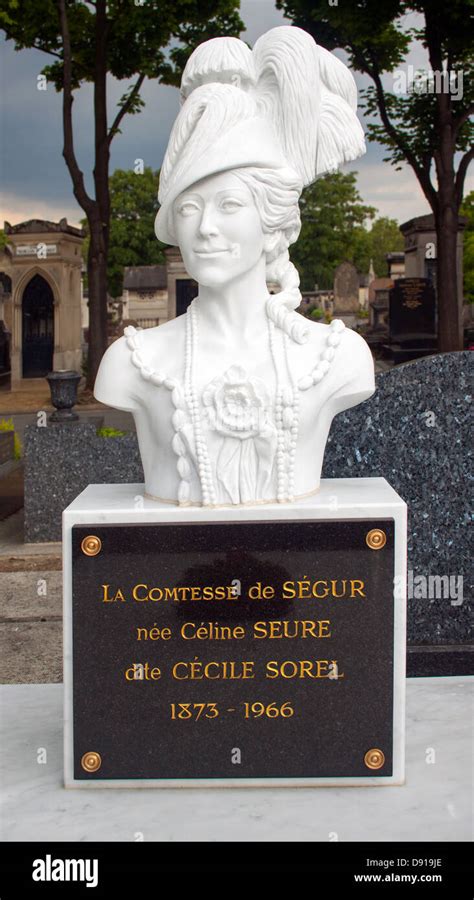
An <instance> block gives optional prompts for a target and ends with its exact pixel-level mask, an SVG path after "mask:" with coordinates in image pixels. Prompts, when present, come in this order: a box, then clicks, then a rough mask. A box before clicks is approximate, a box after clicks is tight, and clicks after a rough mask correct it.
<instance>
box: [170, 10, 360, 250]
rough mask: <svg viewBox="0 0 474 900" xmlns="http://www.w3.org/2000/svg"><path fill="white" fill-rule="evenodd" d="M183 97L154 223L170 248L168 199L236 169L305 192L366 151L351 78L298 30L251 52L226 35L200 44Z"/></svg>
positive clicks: (283, 30) (262, 41) (273, 34)
mask: <svg viewBox="0 0 474 900" xmlns="http://www.w3.org/2000/svg"><path fill="white" fill-rule="evenodd" d="M180 96H181V103H182V107H181V110H180V113H179V115H178V117H177V119H176V121H175V123H174V126H173V129H172V132H171V136H170V140H169V143H168V148H167V151H166V155H165V159H164V161H163V165H162V168H161V174H160V188H159V192H158V201H159V203H160V209H159V210H158V213H157V216H156V220H155V232H156V236H157V237H158V238H159V239H160V240H161V241H163V242H164V243H167V244H175V243H176V238H175V236H174V234H173V232H172V223H171V221H170V211H171V209H172V204H173V202H174V200H175V199H176V197H178V196H179V194H180V193H182V191H184V190H186V189H187V188H189V187H190V186H191V185H192V184H194V183H195V182H197V181H200V179H201V178H205V177H207V176H209V175H214V174H216V173H217V172H223V171H225V170H228V169H236V168H240V167H242V166H264V167H266V168H287V169H288V168H290V169H292V170H293V171H294V172H295V173H296V174H297V175H298V177H299V179H300V181H301V183H302V186H303V187H304V186H306V185H308V184H311V183H312V182H313V181H315V179H316V178H317V177H318V176H319V175H323V174H324V173H325V172H330V171H335V170H337V168H338V167H339V165H340V164H341V163H343V162H348V161H349V160H351V159H356V158H357V157H358V156H361V155H362V154H363V153H364V152H365V142H364V133H363V131H362V127H361V124H360V122H359V120H358V118H357V115H356V110H357V89H356V85H355V82H354V79H353V77H352V74H351V73H350V71H349V69H348V68H347V67H346V66H345V65H344V63H342V62H341V61H340V60H339V59H337V57H336V56H333V54H332V53H329V52H328V51H327V50H325V49H324V47H320V46H318V45H317V44H316V42H315V41H314V40H313V38H312V37H311V36H310V35H309V34H308V33H307V32H306V31H303V30H302V29H301V28H295V27H292V26H289V25H283V26H281V27H279V28H272V29H271V31H267V32H266V34H264V35H262V37H260V38H259V39H258V41H257V43H256V44H255V47H254V49H253V51H251V50H250V49H249V48H248V46H247V45H246V44H245V43H244V42H243V41H240V40H239V39H238V38H232V37H221V38H213V39H212V40H210V41H206V42H205V43H203V44H200V45H199V47H197V48H196V50H195V51H194V52H193V53H192V54H191V56H190V57H189V60H188V62H187V64H186V68H185V70H184V72H183V77H182V80H181V94H180Z"/></svg>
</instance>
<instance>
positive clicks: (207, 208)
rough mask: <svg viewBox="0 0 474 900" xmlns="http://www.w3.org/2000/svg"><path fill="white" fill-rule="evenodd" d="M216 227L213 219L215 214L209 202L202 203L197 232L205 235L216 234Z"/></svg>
mask: <svg viewBox="0 0 474 900" xmlns="http://www.w3.org/2000/svg"><path fill="white" fill-rule="evenodd" d="M217 232H218V229H217V225H216V221H215V215H214V212H213V210H212V207H211V205H210V204H209V203H206V204H204V207H203V211H202V215H201V221H200V223H199V233H200V234H201V235H202V236H203V237H206V236H207V235H211V234H217Z"/></svg>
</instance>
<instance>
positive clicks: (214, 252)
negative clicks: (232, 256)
mask: <svg viewBox="0 0 474 900" xmlns="http://www.w3.org/2000/svg"><path fill="white" fill-rule="evenodd" d="M227 252H228V249H227V247H224V248H223V249H222V250H195V251H194V253H195V254H196V256H219V255H220V254H221V253H227Z"/></svg>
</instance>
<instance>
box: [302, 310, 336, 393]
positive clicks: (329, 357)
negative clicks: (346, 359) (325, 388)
mask: <svg viewBox="0 0 474 900" xmlns="http://www.w3.org/2000/svg"><path fill="white" fill-rule="evenodd" d="M345 327H346V326H345V324H344V322H343V321H342V319H333V320H332V322H331V324H330V326H329V334H328V336H327V338H326V344H327V347H326V349H325V350H323V352H322V354H321V357H320V358H319V359H318V360H317V362H316V365H315V366H314V367H313V369H312V371H311V372H310V374H309V375H303V377H302V378H300V380H299V381H298V387H299V389H300V391H307V390H309V388H311V387H313V384H318V382H320V381H322V379H323V378H324V376H325V375H327V373H328V372H329V369H330V368H331V363H332V361H333V359H334V354H335V352H336V347H338V346H339V344H340V343H341V338H342V332H343V331H344V329H345Z"/></svg>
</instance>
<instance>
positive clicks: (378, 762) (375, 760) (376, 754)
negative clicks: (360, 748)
mask: <svg viewBox="0 0 474 900" xmlns="http://www.w3.org/2000/svg"><path fill="white" fill-rule="evenodd" d="M364 762H365V764H366V766H367V768H368V769H381V768H382V766H383V764H384V762H385V756H384V754H383V753H382V751H381V750H378V749H377V748H376V747H374V748H373V749H372V750H367V753H366V754H365V756H364Z"/></svg>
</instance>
